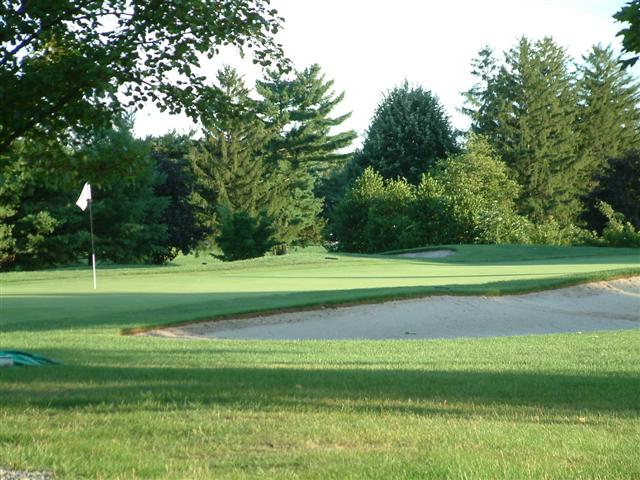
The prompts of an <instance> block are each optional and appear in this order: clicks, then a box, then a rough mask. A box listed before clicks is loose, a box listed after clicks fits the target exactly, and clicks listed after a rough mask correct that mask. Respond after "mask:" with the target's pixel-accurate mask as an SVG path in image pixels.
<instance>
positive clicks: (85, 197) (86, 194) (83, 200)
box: [76, 183, 91, 211]
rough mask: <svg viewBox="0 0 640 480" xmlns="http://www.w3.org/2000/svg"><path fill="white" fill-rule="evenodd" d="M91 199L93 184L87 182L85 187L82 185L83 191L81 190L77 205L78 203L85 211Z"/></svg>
mask: <svg viewBox="0 0 640 480" xmlns="http://www.w3.org/2000/svg"><path fill="white" fill-rule="evenodd" d="M89 200H91V185H89V184H88V183H85V184H84V187H82V192H80V197H79V198H78V201H77V202H76V205H78V206H79V207H80V209H81V210H82V211H84V210H85V209H86V208H87V203H88V201H89Z"/></svg>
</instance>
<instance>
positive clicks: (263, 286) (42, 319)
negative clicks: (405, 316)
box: [0, 246, 640, 479]
mask: <svg viewBox="0 0 640 480" xmlns="http://www.w3.org/2000/svg"><path fill="white" fill-rule="evenodd" d="M456 248H458V252H457V253H456V255H454V256H451V257H447V258H443V259H438V260H423V259H407V258H394V257H382V256H375V257H366V256H346V255H333V254H325V253H302V254H296V255H292V256H286V257H268V258H264V259H259V260H255V261H248V262H239V263H236V264H220V263H212V262H211V261H210V260H208V259H206V258H204V259H203V258H199V259H182V260H180V261H178V262H176V265H175V266H168V267H162V268H112V269H107V270H104V269H103V270H101V271H99V277H98V287H99V288H98V290H97V291H96V292H94V291H93V290H92V288H91V287H92V286H91V274H90V271H88V270H86V269H85V270H80V271H78V270H59V271H51V272H27V273H9V274H3V276H2V283H1V288H2V291H1V296H0V335H1V336H0V349H9V348H11V349H20V350H28V351H33V352H37V353H40V354H43V355H47V356H49V357H52V358H55V359H57V360H60V361H61V362H62V363H63V365H59V366H54V367H39V368H37V367H32V368H13V369H7V368H5V369H0V389H1V392H2V395H0V467H5V468H7V467H8V468H14V469H23V470H27V469H28V470H49V471H53V472H54V473H55V474H56V476H57V478H123V479H124V478H137V477H140V478H340V479H342V478H443V477H447V476H449V477H454V478H545V477H546V478H579V477H582V478H638V477H640V458H639V457H640V456H639V455H638V445H639V444H640V330H628V331H620V332H609V333H606V332H599V333H596V334H583V335H577V334H571V335H545V336H530V337H513V338H488V339H475V340H474V339H464V340H449V341H415V340H414V341H407V340H404V341H377V342H376V341H206V340H202V341H200V340H199V341H193V340H175V339H174V340H169V339H158V338H150V337H133V336H123V335H120V331H121V330H122V329H135V328H138V327H149V326H154V325H160V324H170V323H178V322H184V321H188V320H196V319H205V318H212V317H216V316H222V315H233V314H241V313H246V312H255V311H262V310H273V309H288V308H299V307H305V306H310V305H318V304H332V303H340V302H358V301H372V300H374V299H376V298H393V297H401V296H413V295H423V294H440V293H447V294H451V293H453V294H463V293H475V294H497V293H508V292H516V291H528V290H531V289H537V288H546V287H552V286H558V285H562V284H568V283H574V282H578V281H585V280H597V279H602V278H609V277H612V276H619V275H631V274H636V275H637V274H639V273H640V266H639V259H640V257H639V255H638V251H637V250H632V249H596V248H559V247H495V246H476V247H456ZM327 256H332V257H336V258H338V259H337V260H333V259H327V258H326V257H327ZM203 262H206V263H207V265H203ZM639 326H640V324H639Z"/></svg>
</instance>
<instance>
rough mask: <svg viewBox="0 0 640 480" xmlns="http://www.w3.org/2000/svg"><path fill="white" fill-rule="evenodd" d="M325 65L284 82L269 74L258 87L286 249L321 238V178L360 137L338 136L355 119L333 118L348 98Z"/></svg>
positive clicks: (343, 158)
mask: <svg viewBox="0 0 640 480" xmlns="http://www.w3.org/2000/svg"><path fill="white" fill-rule="evenodd" d="M333 85H334V82H333V80H326V79H325V76H324V75H323V74H322V72H321V70H320V66H318V65H312V66H310V67H308V68H306V69H304V70H302V71H297V72H295V74H294V76H293V77H290V78H286V77H282V76H281V74H280V73H278V72H270V73H268V74H267V78H266V79H265V80H263V81H260V82H258V83H257V85H256V89H257V91H258V93H259V94H260V95H261V96H262V97H263V100H262V101H261V102H260V111H261V113H262V118H263V119H264V120H265V122H266V124H267V125H268V129H269V131H270V133H271V136H270V138H269V141H268V142H267V144H266V146H265V161H266V162H267V164H268V165H269V167H270V168H272V169H274V170H275V171H276V172H277V173H276V174H275V177H274V180H275V181H274V185H273V187H274V192H276V193H277V197H278V199H279V205H278V208H276V209H275V212H276V214H275V223H274V228H275V236H276V238H277V239H278V241H279V242H281V243H283V244H289V245H291V244H305V243H308V242H312V241H316V240H318V239H319V238H320V233H321V230H322V227H323V222H322V221H321V219H320V218H319V216H320V212H321V210H322V202H323V200H322V198H319V197H317V196H316V194H315V187H316V184H317V181H318V179H319V178H321V177H323V176H324V175H326V172H328V171H330V170H331V169H332V168H334V167H335V166H336V165H341V164H343V163H344V162H345V161H346V160H347V159H348V158H349V157H350V154H349V153H345V152H344V149H345V148H346V147H348V146H349V145H351V142H352V141H353V140H354V139H355V138H356V133H355V132H354V131H353V130H346V131H338V132H336V128H337V127H339V126H340V125H341V124H342V123H343V122H344V121H345V120H346V119H347V118H349V116H350V114H349V113H348V114H343V115H338V116H333V111H334V109H335V108H336V107H337V106H338V105H339V104H340V102H342V100H343V98H344V93H339V94H338V93H336V92H334V91H333Z"/></svg>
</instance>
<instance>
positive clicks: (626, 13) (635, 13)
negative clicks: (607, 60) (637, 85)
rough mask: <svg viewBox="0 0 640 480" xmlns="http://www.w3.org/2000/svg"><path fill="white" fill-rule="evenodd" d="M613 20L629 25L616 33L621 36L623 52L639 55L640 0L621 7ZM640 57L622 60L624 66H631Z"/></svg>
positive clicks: (633, 0) (632, 0)
mask: <svg viewBox="0 0 640 480" xmlns="http://www.w3.org/2000/svg"><path fill="white" fill-rule="evenodd" d="M613 18H615V19H616V20H618V21H619V22H626V23H629V26H628V27H626V28H623V29H622V30H620V31H619V32H618V35H620V36H622V47H623V49H624V51H625V52H627V53H630V54H634V53H640V0H631V1H630V2H629V3H627V4H626V5H625V6H623V7H622V8H621V9H620V10H619V11H618V12H616V14H615V15H613ZM638 58H640V55H632V56H631V57H629V58H627V59H625V60H623V64H624V65H628V66H633V65H635V63H636V62H637V61H638Z"/></svg>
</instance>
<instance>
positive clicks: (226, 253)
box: [215, 211, 275, 262]
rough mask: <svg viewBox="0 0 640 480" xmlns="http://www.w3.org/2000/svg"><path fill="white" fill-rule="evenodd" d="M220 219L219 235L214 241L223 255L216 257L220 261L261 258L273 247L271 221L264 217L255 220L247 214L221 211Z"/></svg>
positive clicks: (262, 215)
mask: <svg viewBox="0 0 640 480" xmlns="http://www.w3.org/2000/svg"><path fill="white" fill-rule="evenodd" d="M220 217H221V222H220V225H219V231H220V233H219V234H218V235H217V236H216V238H215V240H216V243H217V244H218V246H219V247H220V249H221V250H222V253H223V254H222V255H217V257H218V258H220V259H221V260H224V261H228V262H230V261H234V260H244V259H247V258H255V257H261V256H263V255H264V254H265V253H267V251H268V250H269V249H270V248H271V247H273V246H274V245H275V243H274V242H273V240H272V235H273V228H272V227H271V221H270V219H269V218H268V217H267V216H266V215H264V214H261V215H260V216H259V217H257V218H256V217H252V216H251V215H249V214H248V213H247V212H242V211H241V212H233V213H231V212H229V211H222V212H221V215H220Z"/></svg>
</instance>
